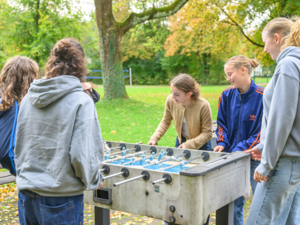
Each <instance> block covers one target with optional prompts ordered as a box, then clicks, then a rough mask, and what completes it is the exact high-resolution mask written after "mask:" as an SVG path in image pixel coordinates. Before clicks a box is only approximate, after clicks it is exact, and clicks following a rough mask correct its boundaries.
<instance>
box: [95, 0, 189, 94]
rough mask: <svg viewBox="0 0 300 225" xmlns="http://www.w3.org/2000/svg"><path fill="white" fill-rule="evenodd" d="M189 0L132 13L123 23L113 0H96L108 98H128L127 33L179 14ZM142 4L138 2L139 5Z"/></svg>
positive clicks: (104, 83) (176, 0) (175, 0)
mask: <svg viewBox="0 0 300 225" xmlns="http://www.w3.org/2000/svg"><path fill="white" fill-rule="evenodd" d="M187 1H188V0H174V1H173V3H171V4H169V5H167V6H164V7H160V8H155V7H152V8H151V9H149V10H146V11H144V12H142V13H134V12H131V13H130V14H129V15H128V16H127V17H126V18H125V19H124V20H122V21H121V22H119V21H117V20H116V19H115V17H114V15H113V5H112V3H113V1H112V0H94V2H95V8H96V21H97V27H98V31H99V38H100V49H101V50H100V56H101V62H102V71H103V72H102V74H103V75H102V77H103V85H104V97H105V98H107V99H114V98H127V97H128V96H127V93H126V90H125V84H124V79H123V71H122V70H123V68H122V59H121V41H122V37H123V36H124V34H126V32H127V31H129V30H130V29H131V28H132V27H134V26H136V25H137V24H141V23H144V22H145V21H147V20H152V19H157V18H164V17H167V16H171V15H173V14H175V13H176V12H177V11H178V10H179V9H180V8H182V7H183V6H184V4H185V3H186V2H187ZM143 3H145V4H146V2H145V1H141V2H140V3H138V4H143ZM146 5H147V4H146ZM139 6H140V5H137V7H139Z"/></svg>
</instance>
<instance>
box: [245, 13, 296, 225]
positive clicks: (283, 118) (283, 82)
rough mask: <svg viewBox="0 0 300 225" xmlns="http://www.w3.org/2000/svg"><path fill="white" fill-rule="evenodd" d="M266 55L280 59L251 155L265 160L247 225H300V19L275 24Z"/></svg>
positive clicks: (268, 30) (267, 35)
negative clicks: (259, 136) (259, 137)
mask: <svg viewBox="0 0 300 225" xmlns="http://www.w3.org/2000/svg"><path fill="white" fill-rule="evenodd" d="M262 39H263V42H264V43H265V47H264V51H265V52H267V53H269V54H270V56H271V58H272V59H273V60H277V66H276V69H275V72H274V75H273V77H272V79H271V80H270V82H269V83H268V85H267V87H266V89H265V94H264V99H263V105H264V116H263V123H262V129H261V134H262V135H261V143H260V144H259V145H258V146H257V148H254V149H251V150H250V151H248V152H252V153H253V158H255V159H260V157H261V163H260V165H259V166H258V167H257V168H256V170H255V174H254V179H255V180H256V181H257V182H259V184H258V185H257V188H256V192H255V195H254V197H253V200H252V204H251V208H250V212H249V215H248V218H247V222H246V224H247V225H252V224H258V225H259V224H272V225H284V224H288V225H294V224H297V225H298V224H299V219H300V214H299V206H300V104H299V103H300V98H299V94H300V20H297V21H296V22H295V23H293V22H292V21H291V20H289V19H286V18H276V19H273V20H271V21H270V22H269V23H268V24H267V25H266V26H265V28H264V30H263V32H262Z"/></svg>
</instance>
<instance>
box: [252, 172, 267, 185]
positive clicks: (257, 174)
mask: <svg viewBox="0 0 300 225" xmlns="http://www.w3.org/2000/svg"><path fill="white" fill-rule="evenodd" d="M254 180H256V182H258V183H261V181H262V180H263V181H265V182H267V181H268V178H267V177H265V176H264V175H261V174H260V173H259V172H257V171H256V170H255V171H254Z"/></svg>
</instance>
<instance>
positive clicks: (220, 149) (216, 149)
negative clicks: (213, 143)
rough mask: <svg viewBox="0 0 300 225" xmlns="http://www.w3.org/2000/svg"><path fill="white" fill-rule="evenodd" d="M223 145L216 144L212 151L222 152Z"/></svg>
mask: <svg viewBox="0 0 300 225" xmlns="http://www.w3.org/2000/svg"><path fill="white" fill-rule="evenodd" d="M223 151H224V147H223V146H222V145H218V146H217V147H215V148H214V152H223Z"/></svg>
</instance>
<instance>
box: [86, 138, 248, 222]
mask: <svg viewBox="0 0 300 225" xmlns="http://www.w3.org/2000/svg"><path fill="white" fill-rule="evenodd" d="M106 144H107V146H108V147H109V149H107V150H106V152H105V158H104V162H103V164H102V168H101V171H102V173H103V174H104V181H103V187H102V188H101V189H100V190H97V191H85V193H84V201H85V203H86V204H90V205H94V206H95V224H96V225H98V224H101V225H108V224H110V215H109V210H110V209H112V210H118V211H123V212H127V213H134V214H138V215H143V216H148V217H153V218H156V219H161V220H165V221H167V222H169V223H171V224H188V225H202V224H204V223H205V222H206V219H207V216H208V215H209V214H210V213H212V212H214V211H216V224H217V225H220V224H226V225H227V224H228V225H230V224H233V201H234V200H235V199H237V198H239V197H240V196H244V197H245V198H248V197H249V196H250V155H247V154H245V153H244V152H236V153H231V154H229V153H219V152H212V151H204V150H190V149H182V148H169V147H161V146H151V145H143V144H132V143H123V142H112V141H107V142H106Z"/></svg>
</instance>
